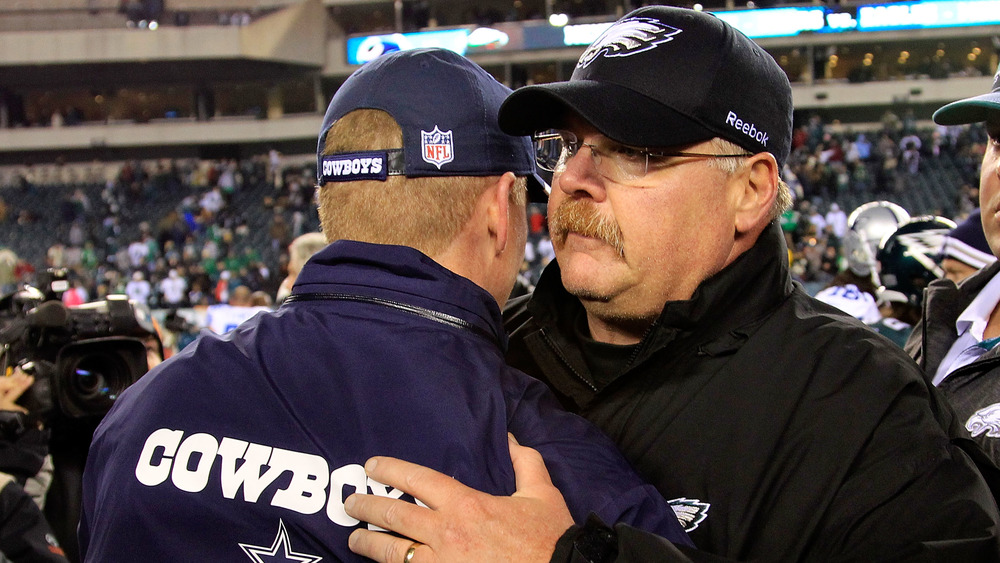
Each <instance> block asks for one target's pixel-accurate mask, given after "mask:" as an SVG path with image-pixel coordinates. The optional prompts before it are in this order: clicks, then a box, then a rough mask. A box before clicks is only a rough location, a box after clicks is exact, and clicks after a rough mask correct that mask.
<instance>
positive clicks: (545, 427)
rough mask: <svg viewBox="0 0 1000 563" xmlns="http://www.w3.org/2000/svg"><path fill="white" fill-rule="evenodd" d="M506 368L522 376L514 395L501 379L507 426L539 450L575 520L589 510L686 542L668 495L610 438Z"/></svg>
mask: <svg viewBox="0 0 1000 563" xmlns="http://www.w3.org/2000/svg"><path fill="white" fill-rule="evenodd" d="M510 374H516V375H517V376H519V377H520V378H523V379H522V380H521V381H522V382H521V384H520V394H519V395H517V394H516V393H517V392H516V391H514V390H516V389H518V387H517V386H515V385H512V384H509V383H508V384H507V385H505V389H506V391H505V392H506V393H507V394H508V396H507V401H506V402H507V408H508V409H509V411H508V430H509V431H510V432H511V433H512V434H513V435H514V437H515V438H516V439H517V440H518V442H519V443H520V444H522V445H525V446H528V447H531V448H534V449H536V450H537V451H538V452H539V453H540V454H541V455H542V458H543V459H544V460H545V466H546V468H547V469H548V470H549V474H550V475H551V477H552V482H553V484H555V485H556V487H558V488H559V491H560V492H561V493H562V494H563V498H564V499H565V500H566V504H567V506H568V507H569V509H570V514H571V515H572V516H573V519H574V521H576V522H582V521H584V520H585V519H586V518H587V515H588V514H589V513H591V512H594V513H596V514H597V515H598V516H599V517H600V518H602V519H604V520H606V521H609V522H623V523H626V524H630V525H633V526H636V527H638V528H641V529H644V530H648V531H650V532H654V533H656V534H658V535H660V536H662V537H664V538H666V539H667V540H670V541H673V542H676V543H680V544H684V545H689V544H690V539H689V538H688V536H687V534H686V533H685V532H684V530H683V528H681V525H680V523H679V522H678V521H677V516H676V515H675V514H674V511H673V509H672V508H671V507H670V505H669V504H668V503H667V501H666V500H665V499H664V498H663V496H662V495H660V493H659V492H658V491H657V490H656V488H655V487H653V486H652V485H649V484H647V483H646V482H644V481H643V480H642V479H641V478H640V477H639V475H638V474H637V473H636V472H635V471H634V470H633V469H632V467H631V466H629V464H628V462H627V461H625V458H624V457H623V456H622V455H621V453H620V452H619V451H618V449H617V448H616V447H615V445H614V443H612V442H611V440H610V439H609V438H607V437H606V436H604V434H602V433H601V432H600V430H598V429H597V427H595V426H593V425H592V424H591V423H589V422H587V421H586V420H584V419H583V418H581V417H579V416H576V415H574V414H571V413H569V412H567V411H565V410H563V409H562V407H561V406H560V405H559V403H558V401H556V399H555V397H554V396H553V395H552V393H551V392H549V390H548V388H547V387H545V385H544V384H542V383H541V382H539V381H537V380H535V379H531V378H528V377H526V376H524V375H523V374H520V373H519V372H514V371H513V370H511V371H510ZM510 374H508V375H510ZM664 541H665V540H664Z"/></svg>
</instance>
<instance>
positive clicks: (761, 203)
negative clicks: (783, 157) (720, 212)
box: [732, 152, 778, 234]
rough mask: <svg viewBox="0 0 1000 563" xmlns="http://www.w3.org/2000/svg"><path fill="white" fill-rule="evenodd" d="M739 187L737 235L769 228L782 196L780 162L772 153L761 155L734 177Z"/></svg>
mask: <svg viewBox="0 0 1000 563" xmlns="http://www.w3.org/2000/svg"><path fill="white" fill-rule="evenodd" d="M732 180H733V181H735V182H737V188H736V190H737V191H736V194H735V197H736V208H735V211H736V217H735V219H736V232H737V233H741V234H743V233H748V232H751V231H753V230H755V229H758V228H759V227H762V226H763V225H765V224H766V223H767V222H768V221H767V219H768V217H769V216H770V214H771V209H772V207H773V206H774V200H775V198H777V197H778V162H777V161H776V160H775V159H774V156H773V155H772V154H771V153H767V152H762V153H757V154H755V155H753V156H751V157H749V158H747V162H746V163H745V164H744V168H743V169H742V170H741V171H740V172H739V173H737V174H735V175H734V176H733V178H732Z"/></svg>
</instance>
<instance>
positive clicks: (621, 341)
mask: <svg viewBox="0 0 1000 563" xmlns="http://www.w3.org/2000/svg"><path fill="white" fill-rule="evenodd" d="M652 323H653V322H652V320H650V321H638V320H630V321H618V320H616V321H611V322H609V321H606V320H603V319H600V318H597V317H595V316H594V315H592V314H590V313H589V312H588V313H587V326H588V327H589V328H590V337H591V338H593V339H594V340H596V341H598V342H603V343H605V344H617V345H630V344H638V343H639V341H641V340H642V337H643V336H644V335H645V334H646V331H647V330H648V329H649V326H650V325H651V324H652Z"/></svg>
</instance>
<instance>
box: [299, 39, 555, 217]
mask: <svg viewBox="0 0 1000 563" xmlns="http://www.w3.org/2000/svg"><path fill="white" fill-rule="evenodd" d="M510 93H511V90H510V88H507V87H506V86H504V85H503V84H500V83H499V82H497V80H496V79H495V78H493V77H492V76H491V75H490V74H489V73H488V72H486V71H485V70H483V69H482V68H481V67H479V66H478V65H477V64H475V63H473V62H472V61H470V60H469V59H466V58H465V57H463V56H461V55H459V54H457V53H455V52H453V51H448V50H445V49H413V50H407V51H398V52H394V53H389V54H386V55H382V56H381V57H379V58H377V59H375V60H373V61H371V62H368V63H366V64H365V65H364V66H363V67H361V68H360V69H358V70H357V71H355V72H354V73H353V74H352V75H351V76H350V77H348V79H347V80H346V81H345V82H344V84H343V85H342V86H341V87H340V89H339V90H337V93H336V94H335V95H334V96H333V100H332V101H331V102H330V106H329V107H328V108H327V110H326V115H325V116H324V117H323V126H322V128H321V129H320V134H319V143H318V146H317V149H316V156H317V162H316V164H317V169H316V176H317V180H318V181H319V184H320V186H323V185H325V184H326V183H327V182H345V181H355V180H385V179H386V177H387V176H389V175H405V176H407V177H410V178H414V177H429V176H499V175H501V174H503V173H505V172H513V173H514V174H515V175H516V176H525V177H527V179H528V198H529V200H530V201H533V202H545V201H547V199H548V189H547V185H546V183H545V182H544V180H542V179H541V177H539V176H538V174H537V171H536V168H535V152H534V146H533V144H532V142H531V139H530V137H527V136H513V135H508V134H507V133H504V132H503V131H502V130H501V129H500V126H499V124H498V123H497V114H498V113H499V111H500V105H501V104H502V103H503V101H504V99H506V98H507V96H508V95H509V94H510ZM357 109H377V110H382V111H385V112H386V113H388V114H389V115H391V116H392V117H393V119H395V120H396V123H398V124H399V126H400V128H401V129H402V131H403V146H402V147H386V148H385V149H380V150H374V151H365V152H356V153H348V154H336V155H327V154H324V149H325V146H326V135H327V132H328V131H329V130H330V127H331V126H332V125H333V124H334V122H336V121H337V120H338V119H340V118H341V117H343V116H345V115H347V114H348V113H350V112H352V111H354V110H357Z"/></svg>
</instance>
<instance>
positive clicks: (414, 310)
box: [284, 293, 504, 350]
mask: <svg viewBox="0 0 1000 563" xmlns="http://www.w3.org/2000/svg"><path fill="white" fill-rule="evenodd" d="M299 301H354V302H358V303H368V304H371V305H381V306H383V307H389V308H391V309H396V310H399V311H403V312H405V313H410V314H411V315H416V316H418V317H421V318H424V319H428V320H431V321H435V322H438V323H441V324H444V325H448V326H450V327H453V328H457V329H461V330H467V331H469V332H471V333H473V334H475V335H477V336H480V337H482V338H485V339H486V340H488V341H490V342H492V343H493V344H496V345H497V346H498V347H499V348H500V349H501V350H503V349H504V346H503V344H502V343H501V342H500V339H499V338H497V336H496V334H493V333H490V332H488V331H486V330H485V329H483V328H481V327H479V326H476V325H474V324H472V323H470V322H468V321H466V320H464V319H460V318H458V317H456V316H454V315H449V314H447V313H442V312H440V311H435V310H433V309H427V308H425V307H419V306H417V305H410V304H408V303H400V302H399V301H392V300H390V299H383V298H381V297H370V296H365V295H352V294H349V293H293V294H291V295H289V296H288V297H286V298H285V301H284V303H294V302H299Z"/></svg>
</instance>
